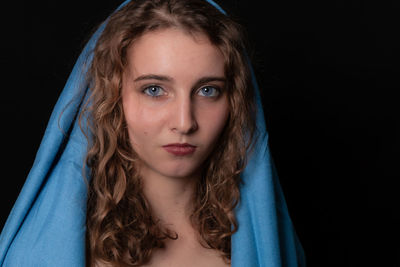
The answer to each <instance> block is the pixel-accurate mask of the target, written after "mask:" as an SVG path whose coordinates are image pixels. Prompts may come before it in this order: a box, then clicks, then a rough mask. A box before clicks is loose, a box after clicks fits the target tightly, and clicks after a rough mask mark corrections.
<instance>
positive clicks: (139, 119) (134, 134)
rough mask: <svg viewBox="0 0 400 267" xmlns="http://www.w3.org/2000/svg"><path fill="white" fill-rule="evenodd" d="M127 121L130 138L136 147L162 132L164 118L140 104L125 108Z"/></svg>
mask: <svg viewBox="0 0 400 267" xmlns="http://www.w3.org/2000/svg"><path fill="white" fill-rule="evenodd" d="M124 113H125V119H126V123H127V126H128V133H129V138H130V139H131V142H132V143H135V144H133V145H134V146H137V145H138V144H144V141H145V140H146V139H148V138H152V137H153V136H154V135H155V134H156V133H157V132H159V131H160V129H159V128H160V127H159V126H160V125H161V121H162V118H161V116H160V114H162V113H158V112H155V111H154V110H153V109H150V108H146V107H144V106H143V105H140V104H139V103H135V105H127V106H125V107H124Z"/></svg>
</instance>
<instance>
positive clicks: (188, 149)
mask: <svg viewBox="0 0 400 267" xmlns="http://www.w3.org/2000/svg"><path fill="white" fill-rule="evenodd" d="M163 148H164V149H165V150H166V151H167V152H169V153H171V154H173V155H175V156H185V155H190V154H193V153H194V152H195V150H196V146H194V145H191V144H188V143H184V144H179V143H175V144H168V145H165V146H163Z"/></svg>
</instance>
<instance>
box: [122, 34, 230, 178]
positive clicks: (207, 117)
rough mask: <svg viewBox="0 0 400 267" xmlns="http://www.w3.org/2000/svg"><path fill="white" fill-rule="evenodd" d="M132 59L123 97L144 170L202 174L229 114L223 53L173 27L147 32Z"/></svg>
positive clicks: (146, 172) (203, 38)
mask: <svg viewBox="0 0 400 267" xmlns="http://www.w3.org/2000/svg"><path fill="white" fill-rule="evenodd" d="M127 59H128V66H127V68H126V71H125V73H124V77H123V87H122V102H123V108H124V113H125V118H126V122H127V126H128V133H129V138H130V141H131V144H132V147H133V148H134V150H135V151H136V153H137V154H138V156H139V158H140V159H141V162H142V163H143V164H142V165H141V174H142V175H143V176H144V177H146V175H162V176H166V177H189V176H192V175H196V174H199V170H200V168H201V165H202V163H203V162H204V161H205V159H206V158H207V157H208V156H209V155H210V153H211V151H212V149H213V148H214V146H215V143H216V142H217V141H218V138H219V136H220V134H221V132H222V130H223V128H224V126H225V124H226V122H227V119H228V115H229V107H228V98H227V94H226V92H225V91H224V88H225V74H224V57H223V55H222V53H221V52H220V50H219V49H218V48H217V47H215V46H213V45H212V44H211V43H210V41H209V40H208V38H207V37H206V36H205V35H202V34H197V35H189V34H188V33H185V32H183V31H181V30H179V29H176V28H173V29H165V30H158V31H154V32H149V33H146V34H144V35H143V36H142V37H140V38H139V39H138V40H136V41H135V42H134V44H133V45H132V46H131V47H130V48H129V49H128V51H127ZM174 144H175V145H174ZM176 144H178V145H176ZM182 144H189V145H185V146H183V147H179V145H182Z"/></svg>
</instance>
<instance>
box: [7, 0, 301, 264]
mask: <svg viewBox="0 0 400 267" xmlns="http://www.w3.org/2000/svg"><path fill="white" fill-rule="evenodd" d="M86 69H88V70H87V71H86ZM254 85H255V84H253V82H252V77H251V71H250V68H249V65H248V61H247V58H246V53H245V50H244V45H243V37H242V35H241V31H240V27H239V26H238V25H237V24H236V23H234V22H233V21H232V20H231V19H229V17H227V16H226V15H224V14H223V13H222V12H221V10H218V7H217V6H216V5H215V4H214V3H212V2H207V1H204V0H169V1H167V0H144V1H140V0H139V1H134V2H128V3H124V4H123V6H122V7H121V8H120V9H118V10H117V11H116V12H114V13H113V14H112V15H111V16H110V18H109V19H108V20H107V21H106V22H105V23H104V24H103V25H102V27H100V29H99V30H98V31H97V32H96V33H95V35H94V37H93V38H92V40H91V41H90V42H89V44H88V45H87V48H86V49H85V51H84V52H83V54H82V56H81V57H80V59H79V60H78V63H77V65H76V66H75V68H74V71H73V73H72V74H71V78H70V80H69V82H68V84H67V86H66V89H65V91H64V93H63V95H62V96H61V98H60V100H59V103H58V106H57V107H56V110H55V112H54V115H53V116H55V117H57V116H58V118H55V117H53V118H52V119H51V121H50V124H49V129H50V130H48V131H47V134H48V136H45V138H44V141H43V144H42V145H41V150H40V151H39V153H38V158H37V160H36V162H35V166H34V168H33V169H32V171H31V173H30V177H28V181H27V184H26V185H25V186H24V189H23V192H21V197H20V198H19V200H18V202H17V204H16V206H15V207H14V210H13V211H12V214H11V215H10V218H9V220H8V222H7V225H6V226H5V228H4V230H3V234H2V240H1V246H0V248H1V249H2V250H3V251H2V252H1V254H0V256H1V258H0V259H1V262H2V263H4V264H5V265H6V266H8V265H9V266H14V265H15V266H20V265H23V266H29V264H32V265H40V266H46V265H49V266H61V265H62V266H77V265H82V264H83V263H84V262H85V259H86V264H87V265H88V266H228V265H230V264H231V262H232V265H236V266H269V265H271V266H280V265H284V266H298V265H299V264H303V262H304V257H303V254H302V250H301V246H300V245H299V243H298V241H297V239H296V235H295V233H294V231H293V229H292V226H291V222H290V218H289V216H288V214H287V209H286V206H285V203H284V200H283V197H282V193H281V191H280V188H279V184H277V182H276V181H274V178H273V177H272V174H273V173H272V166H271V161H270V158H269V153H268V150H266V149H267V138H266V137H267V136H266V132H265V128H264V122H263V117H262V109H261V106H260V103H258V106H257V110H256V102H255V100H256V99H255V98H254V92H256V93H257V91H255V88H254ZM86 89H87V90H86ZM257 98H259V96H258V94H257ZM66 100H68V102H66ZM257 101H258V102H259V99H257ZM66 103H68V105H67V106H66ZM80 106H82V108H80ZM256 113H257V116H258V118H257V119H258V121H257V127H256V120H255V114H256ZM55 120H57V124H60V126H61V128H62V129H63V130H64V132H62V131H60V129H56V128H55V126H54V125H53V124H54V123H55V122H54V121H55ZM57 126H58V125H57ZM256 128H257V131H258V134H259V139H258V141H257V139H255V138H254V137H255V136H256V135H255V133H256ZM57 131H58V132H62V135H60V133H58V132H57ZM84 135H85V136H86V137H84ZM86 138H87V139H86ZM86 140H87V141H88V142H87V143H86V142H85V141H86ZM256 141H257V142H256ZM49 147H50V148H52V149H50V151H49V150H47V149H46V148H49ZM86 147H87V149H86ZM252 148H254V151H253V149H252ZM253 152H254V153H253ZM248 158H251V160H250V161H249V162H248ZM84 162H86V163H87V164H86V165H87V166H88V167H89V168H88V169H89V171H86V169H85V168H83V167H82V166H85V164H84ZM247 163H248V164H247ZM246 166H247V167H246ZM245 167H246V169H245ZM82 169H85V170H84V172H86V173H85V174H82ZM83 176H84V177H83ZM86 177H88V178H89V183H88V184H87V186H88V187H86V186H85V180H84V178H86ZM77 178H80V179H77ZM20 199H22V200H20ZM85 203H87V209H85ZM238 203H239V205H238ZM85 226H86V227H85ZM85 248H86V249H85ZM61 251H62V252H61ZM18 255H24V256H25V257H24V258H21V257H19V256H18Z"/></svg>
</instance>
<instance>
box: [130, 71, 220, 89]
mask: <svg viewBox="0 0 400 267" xmlns="http://www.w3.org/2000/svg"><path fill="white" fill-rule="evenodd" d="M143 80H158V81H167V82H171V81H173V80H174V79H173V78H172V77H170V76H165V75H157V74H145V75H141V76H139V77H137V78H136V79H135V80H134V81H135V82H138V81H143ZM216 81H219V82H226V78H225V77H219V76H206V77H202V78H200V79H198V80H197V81H196V83H195V85H194V87H198V86H200V85H201V84H204V83H209V82H216Z"/></svg>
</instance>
